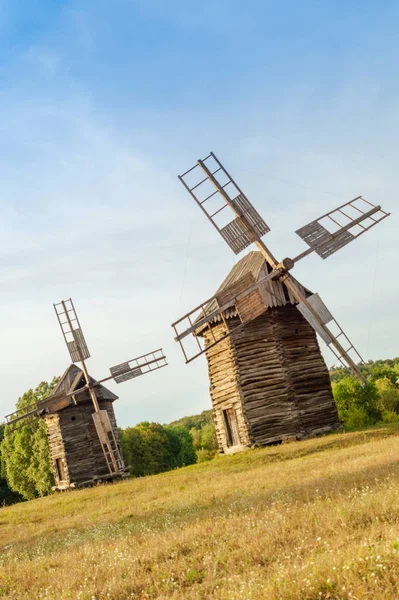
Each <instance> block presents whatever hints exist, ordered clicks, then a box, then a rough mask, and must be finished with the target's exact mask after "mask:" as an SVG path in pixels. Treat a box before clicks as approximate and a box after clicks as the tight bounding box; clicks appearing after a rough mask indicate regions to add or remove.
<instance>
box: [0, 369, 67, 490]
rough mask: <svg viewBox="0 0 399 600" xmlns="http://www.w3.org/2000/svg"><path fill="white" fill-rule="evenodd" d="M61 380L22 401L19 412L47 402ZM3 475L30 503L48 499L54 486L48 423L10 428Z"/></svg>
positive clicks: (3, 448) (3, 452)
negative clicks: (40, 497) (31, 500)
mask: <svg viewBox="0 0 399 600" xmlns="http://www.w3.org/2000/svg"><path fill="white" fill-rule="evenodd" d="M57 382H58V378H54V379H53V381H52V382H51V383H47V382H45V381H43V382H42V383H40V384H39V385H38V387H37V388H36V389H35V390H32V389H30V390H28V391H27V392H26V393H25V394H24V395H23V396H22V397H21V398H19V399H18V402H17V405H16V408H17V410H24V409H27V408H28V407H31V406H34V405H35V403H36V402H39V401H40V400H43V399H44V398H45V397H46V396H48V395H49V394H50V392H51V391H52V390H53V389H54V387H55V385H56V384H57ZM1 455H2V472H3V477H5V478H6V480H7V483H8V486H9V487H10V488H11V489H12V490H13V491H14V492H17V493H18V494H21V496H22V497H23V498H25V499H26V500H30V499H31V498H35V497H37V496H44V495H46V494H48V493H49V492H50V490H51V486H52V485H54V480H53V475H52V471H51V465H50V452H49V446H48V439H47V432H46V426H45V423H44V421H42V420H41V419H37V418H35V419H32V420H30V421H28V422H27V423H25V424H24V425H22V426H21V427H20V428H18V429H16V430H15V431H13V430H12V429H10V428H6V431H5V435H4V440H3V442H2V445H1Z"/></svg>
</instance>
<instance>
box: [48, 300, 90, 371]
mask: <svg viewBox="0 0 399 600" xmlns="http://www.w3.org/2000/svg"><path fill="white" fill-rule="evenodd" d="M54 310H55V313H56V315H57V319H58V322H59V324H60V327H61V331H62V334H63V336H64V340H65V343H66V345H67V348H68V351H69V354H70V356H71V360H72V362H74V363H75V362H79V361H82V360H86V359H87V358H90V352H89V349H88V347H87V344H86V340H85V337H84V335H83V331H82V328H81V326H80V323H79V319H78V316H77V314H76V311H75V307H74V305H73V302H72V298H69V300H62V301H61V302H59V303H58V304H54Z"/></svg>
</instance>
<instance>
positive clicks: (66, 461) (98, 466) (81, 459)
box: [45, 393, 120, 489]
mask: <svg viewBox="0 0 399 600" xmlns="http://www.w3.org/2000/svg"><path fill="white" fill-rule="evenodd" d="M99 405H100V409H104V410H106V411H107V413H108V415H109V418H110V421H111V424H112V428H113V431H114V435H115V438H116V440H117V443H118V444H119V443H120V442H119V434H118V429H117V425H116V419H115V413H114V409H113V406H112V402H111V401H110V400H102V399H100V398H99ZM93 412H94V407H93V404H92V402H91V399H90V397H89V395H88V394H86V393H83V394H79V404H77V405H72V406H69V407H68V408H65V409H64V410H62V411H60V412H59V413H56V414H50V415H47V416H46V417H45V421H46V426H47V434H48V439H49V445H50V454H51V462H52V467H53V473H54V478H55V481H56V486H57V487H58V488H59V489H63V488H66V487H69V486H71V485H76V486H79V485H80V484H82V483H84V482H88V481H93V480H96V479H98V478H100V479H101V478H102V477H106V476H107V475H109V470H108V467H107V463H106V460H105V457H104V453H103V450H102V447H101V444H100V441H99V439H98V435H97V432H96V429H95V425H94V421H93V417H92V414H93ZM58 458H60V459H61V460H62V463H63V467H64V473H65V477H64V480H63V481H60V479H59V473H58V469H57V459H58Z"/></svg>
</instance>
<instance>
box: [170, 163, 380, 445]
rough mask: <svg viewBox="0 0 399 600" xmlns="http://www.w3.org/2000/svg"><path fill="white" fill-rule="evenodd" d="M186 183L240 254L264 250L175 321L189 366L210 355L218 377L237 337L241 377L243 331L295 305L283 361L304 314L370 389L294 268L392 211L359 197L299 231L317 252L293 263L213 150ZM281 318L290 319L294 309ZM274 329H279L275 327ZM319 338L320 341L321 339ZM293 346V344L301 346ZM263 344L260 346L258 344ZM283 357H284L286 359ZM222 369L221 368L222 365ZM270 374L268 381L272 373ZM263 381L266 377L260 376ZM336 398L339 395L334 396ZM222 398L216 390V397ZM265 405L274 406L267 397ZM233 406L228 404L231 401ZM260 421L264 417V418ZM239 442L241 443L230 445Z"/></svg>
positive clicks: (351, 351) (243, 408)
mask: <svg viewBox="0 0 399 600" xmlns="http://www.w3.org/2000/svg"><path fill="white" fill-rule="evenodd" d="M179 179H180V181H181V182H182V183H183V185H184V186H185V188H186V189H187V191H188V192H189V193H190V194H191V196H192V197H193V198H194V200H195V202H196V203H197V204H198V206H199V207H200V208H201V210H202V211H203V212H204V213H205V215H206V216H207V218H208V219H209V220H210V221H211V223H212V225H213V226H214V227H215V228H216V230H217V231H218V232H219V234H220V235H221V236H222V238H223V239H224V240H225V242H226V243H227V244H228V245H229V247H230V248H231V249H232V250H233V252H234V253H235V254H239V253H240V252H242V251H243V250H244V249H245V248H247V247H248V246H250V245H251V244H252V243H254V244H255V245H256V246H257V248H258V250H259V252H257V253H256V252H254V253H251V254H250V255H247V256H246V257H244V258H243V259H242V260H241V261H240V262H239V263H238V264H237V265H236V266H235V268H234V269H233V270H232V272H231V273H230V274H229V276H228V277H227V278H226V280H225V282H224V283H223V284H222V286H221V287H220V288H219V290H218V292H217V293H216V294H215V296H213V297H212V298H210V299H208V300H206V301H205V302H202V303H201V304H199V305H198V306H197V307H196V308H195V309H193V310H191V311H190V312H188V313H186V314H185V315H184V316H183V317H182V318H181V319H179V320H178V321H176V322H175V323H173V325H172V326H173V327H174V330H175V333H176V337H175V340H176V341H178V342H179V343H180V345H181V348H182V350H183V353H184V357H185V359H186V362H187V363H188V362H190V361H191V360H193V359H195V358H196V357H198V356H200V355H201V354H203V353H205V352H206V354H207V358H208V363H209V372H210V376H211V375H212V370H214V371H215V369H216V367H215V368H214V367H212V361H211V359H212V356H215V354H214V352H216V350H215V351H214V350H213V348H214V347H215V346H216V345H220V344H221V343H222V342H223V341H226V340H227V339H228V338H230V340H232V341H231V342H230V343H231V344H232V345H231V346H230V350H229V352H230V355H231V356H233V359H229V360H230V361H234V368H233V369H232V373H233V372H234V373H235V377H236V378H237V377H238V379H240V369H242V365H243V364H244V362H245V361H244V358H245V356H244V355H243V354H242V353H243V350H242V345H243V340H244V338H245V335H246V334H245V333H243V330H245V329H246V328H248V326H249V325H251V324H252V323H254V322H255V321H256V320H259V318H260V317H262V318H263V316H264V315H265V314H266V313H267V312H268V314H272V313H273V310H274V309H276V310H275V313H276V311H277V309H278V308H279V307H282V306H286V305H287V306H288V305H290V306H291V308H290V309H289V310H291V313H290V319H291V322H292V331H289V330H288V329H287V330H286V331H285V333H284V335H285V338H284V336H282V337H281V339H280V338H279V344H280V346H279V348H278V349H277V350H278V352H279V356H280V359H281V360H280V362H282V364H283V363H284V361H283V358H284V357H285V358H284V360H285V359H287V356H288V354H289V350H290V349H289V348H288V347H287V346H286V342H285V340H286V339H288V337H289V336H290V335H291V337H292V336H293V335H294V334H296V335H297V336H298V332H300V330H301V328H303V322H304V321H303V319H302V317H303V318H304V319H305V320H306V321H307V323H308V324H309V325H310V326H311V328H312V329H313V330H314V331H315V332H317V333H318V334H319V335H320V337H321V338H322V339H323V340H324V341H325V343H326V344H327V346H328V347H329V348H330V349H331V350H332V351H333V353H334V354H335V356H336V358H337V359H338V361H339V362H340V363H341V364H342V365H343V366H345V367H347V368H349V369H350V370H351V371H352V373H353V374H354V375H355V376H356V377H357V378H358V379H359V380H360V382H361V383H362V385H364V384H366V383H367V378H366V376H365V375H364V374H363V372H362V371H361V369H360V368H359V363H360V364H361V363H363V361H362V359H361V356H360V354H359V353H358V352H357V350H356V349H355V348H354V346H353V344H352V343H351V342H350V340H349V338H348V336H347V335H346V334H345V333H344V331H343V330H342V328H341V327H340V325H339V324H338V323H337V321H336V320H335V319H334V317H333V316H332V314H331V312H330V311H329V310H328V309H327V307H326V306H325V304H324V303H323V301H322V300H321V298H320V296H319V295H318V294H313V293H312V292H310V291H309V290H307V289H306V288H305V287H304V286H302V285H301V284H300V283H299V282H298V281H297V280H296V279H295V278H294V277H293V276H292V274H291V270H292V268H293V267H294V266H295V264H296V263H298V262H299V261H300V260H302V259H303V258H305V257H306V256H308V255H309V254H311V253H313V252H316V253H317V254H318V255H319V256H321V258H323V259H326V258H328V257H329V256H331V255H332V254H334V253H335V252H337V251H338V250H339V249H341V248H343V247H344V246H346V245H347V244H349V243H350V242H352V241H353V240H355V239H356V238H357V237H359V236H360V235H362V234H363V233H365V232H366V231H368V230H369V229H371V228H372V227H374V226H375V225H376V224H377V223H379V222H381V221H382V220H383V219H385V218H386V217H388V216H389V213H387V212H385V211H383V210H382V208H381V207H380V206H375V205H373V204H372V203H371V202H369V201H368V200H366V199H364V198H362V196H358V197H357V198H354V199H353V200H350V201H349V202H346V203H345V204H343V205H342V206H339V207H338V208H336V209H335V210H332V211H331V212H329V213H326V214H324V215H322V216H321V217H320V218H318V219H316V220H315V221H312V222H311V223H309V224H308V225H306V226H305V227H302V228H301V229H298V231H297V232H296V233H297V234H298V235H299V236H300V237H301V238H302V239H303V240H304V241H305V242H306V243H307V245H308V246H309V248H308V249H307V250H306V251H304V252H302V253H301V254H299V255H298V256H296V257H295V258H294V259H290V258H286V259H284V260H283V261H281V262H279V261H278V260H277V259H276V258H275V256H274V255H273V253H272V252H271V251H270V249H269V248H268V247H267V246H266V245H265V244H264V242H263V241H262V239H261V238H262V237H263V236H264V235H265V234H266V233H268V232H269V231H270V228H269V226H268V225H267V224H266V223H265V221H264V220H263V219H262V217H261V216H260V215H259V213H258V212H257V211H256V210H255V208H254V207H253V206H252V204H251V203H250V201H249V200H248V198H247V197H246V195H245V194H244V192H243V191H242V190H241V189H240V188H239V187H238V185H237V183H236V182H235V181H234V180H233V178H232V177H231V176H230V175H229V173H228V172H227V170H226V169H225V168H224V167H223V165H222V163H221V162H220V161H219V160H218V159H217V158H216V156H215V155H214V154H213V153H212V152H211V153H210V154H209V156H207V157H206V158H205V159H203V160H198V161H197V164H196V165H194V166H193V167H192V168H191V169H189V170H188V171H186V172H185V173H184V174H183V175H181V176H179ZM228 208H230V209H231V210H232V211H233V213H234V215H235V218H234V219H233V220H231V217H228V216H227V218H226V214H228V213H229V210H227V211H226V209H228ZM230 214H231V213H230ZM293 306H295V307H296V309H297V311H299V313H300V314H301V315H302V317H300V316H298V317H296V316H295V314H298V313H297V312H296V313H295V314H293V313H292V309H293ZM294 312H295V311H294ZM276 314H277V313H276ZM279 314H280V315H283V316H284V315H286V314H287V311H286V312H285V313H281V312H280V313H279ZM233 317H234V318H233ZM270 318H271V317H270ZM282 318H283V317H282ZM284 318H286V316H285V317H284ZM269 321H270V319H269ZM259 322H261V321H259ZM294 323H295V325H294ZM216 324H218V328H216V327H215V325H216ZM277 325H278V323H277V321H275V322H274V331H277V329H278V327H277ZM269 326H270V327H271V324H270V322H269V324H268V327H269ZM278 326H280V325H278ZM253 327H255V326H253ZM265 327H266V324H265ZM270 327H269V330H268V331H269V333H268V334H267V335H266V334H265V335H266V337H268V338H269V337H270V331H271V330H270ZM216 329H217V330H216ZM248 331H249V330H248ZM265 331H266V329H265ZM303 332H304V333H303V335H305V334H306V335H307V336H308V337H309V333H308V329H303ZM272 335H274V334H272ZM287 336H288V337H287ZM193 338H194V342H195V347H194V349H192V350H191V351H188V350H187V347H185V346H187V344H186V342H188V341H190V340H191V341H192V340H193ZM309 340H310V341H309V342H308V343H307V344H304V343H302V346H301V347H302V350H300V349H299V342H297V349H296V354H297V355H298V356H299V355H300V353H301V352H302V354H303V353H304V352H307V351H308V350H307V348H310V345H312V344H313V346H314V341H313V339H311V338H309ZM314 340H316V338H315V337H314ZM290 343H291V346H292V345H293V342H290ZM316 343H317V342H316ZM240 344H241V346H240ZM255 346H256V344H255ZM313 346H312V347H313ZM247 347H248V340H247ZM258 347H260V346H259V345H258ZM277 350H276V349H275V348H274V349H273V352H275V353H276V352H277ZM240 352H241V354H240ZM309 352H310V350H309ZM212 353H213V354H212ZM276 355H277V354H276ZM283 355H284V356H283ZM251 356H252V360H255V359H256V356H257V353H256V351H254V350H251ZM282 356H283V358H281V357H282ZM254 357H255V359H254ZM219 359H220V357H219ZM287 360H288V359H287ZM290 360H291V359H289V360H288V363H289V365H288V366H287V368H286V371H287V372H286V374H285V380H286V381H285V386H286V392H284V393H286V397H287V398H289V399H291V400H292V402H293V405H294V404H295V406H296V409H295V410H297V412H298V418H297V422H300V421H301V418H300V415H301V414H302V412H303V411H302V409H301V408H300V401H299V400H298V398H299V397H300V398H303V397H304V393H302V392H301V394H298V392H297V391H296V392H295V389H294V388H295V385H294V384H293V383H292V381H293V374H295V373H294V372H295V368H294V366H293V365H294V363H293V362H292V360H291V363H290V362H289V361H290ZM298 360H299V359H298ZM312 360H313V359H312ZM266 363H267V361H266ZM226 364H227V363H226V362H225V363H224V371H226V368H227V367H226ZM323 364H324V362H323ZM265 368H266V367H265ZM320 368H321V367H320ZM220 371H221V367H219V372H220ZM237 373H238V375H237ZM263 374H264V375H265V376H266V375H267V373H266V371H264V372H263ZM257 377H258V378H259V373H258V374H257ZM324 378H325V381H326V383H325V384H324V385H325V386H330V384H329V381H328V383H327V379H326V377H324ZM216 379H217V378H216ZM216 379H215V380H214V381H213V380H212V377H211V392H212V390H215V388H217V387H218V385H219V384H218V383H217V382H216V383H215V381H216ZM245 381H247V379H245V377H242V378H241V383H240V382H239V383H238V388H237V389H238V391H237V394H238V395H241V396H240V397H241V404H240V408H239V412H240V413H242V417H243V421H245V427H244V425H243V426H242V430H244V429H245V428H246V429H251V422H250V418H249V417H248V410H247V404H246V402H245V401H244V400H245V399H244V398H243V396H242V389H243V385H244V383H243V382H245ZM319 385H320V384H319ZM281 389H282V388H281ZM329 389H330V388H329ZM287 390H288V391H287ZM309 393H310V392H309ZM329 394H330V396H331V392H329ZM216 395H217V394H216V393H215V397H216ZM266 396H267V394H266ZM219 397H224V396H223V393H222V388H221V387H220V385H219V388H218V398H219ZM331 399H332V396H331ZM273 401H274V400H273ZM261 402H262V398H260V397H259V394H258V396H257V403H258V405H257V410H258V413H259V410H260V405H259V403H261ZM265 402H266V403H267V398H266V399H265ZM226 406H228V403H227V404H226ZM237 406H238V405H237ZM298 407H299V408H298ZM214 409H215V400H214ZM229 410H231V407H230V408H229V407H227V408H225V409H223V410H222V411H221V413H222V416H221V417H220V424H223V423H224V425H225V426H226V427H225V428H226V429H227V431H228V434H229V435H228V436H227V437H229V438H230V442H232V441H234V440H232V438H233V437H234V436H233V434H232V432H233V431H234V430H236V429H237V428H238V425H237V424H236V423H235V421H234V423H232V422H229V418H228V411H229ZM226 411H227V412H226ZM301 411H302V412H301ZM216 412H217V411H216ZM266 412H267V411H266ZM291 412H292V411H291ZM291 417H292V415H291ZM291 417H290V418H291ZM215 418H216V416H215ZM257 418H258V419H260V416H259V414H258V417H257ZM276 418H277V417H276ZM221 426H222V425H221ZM309 427H310V426H309ZM310 428H311V427H310ZM245 435H246V434H245ZM279 435H280V434H279ZM238 437H239V436H238V434H236V435H235V438H236V440H237V439H238ZM244 437H245V436H244ZM247 437H248V436H247ZM266 437H267V436H266ZM266 437H265V439H266ZM277 437H278V436H277ZM283 437H284V436H283ZM276 439H277V438H276ZM245 443H246V442H245ZM227 445H229V444H227ZM231 445H234V444H232V443H230V446H231ZM237 445H239V443H238V444H237ZM221 446H223V443H221ZM225 449H226V448H224V450H225Z"/></svg>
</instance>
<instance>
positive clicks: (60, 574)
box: [0, 425, 399, 600]
mask: <svg viewBox="0 0 399 600" xmlns="http://www.w3.org/2000/svg"><path fill="white" fill-rule="evenodd" d="M398 434H399V429H398V426H394V425H392V426H387V427H383V428H379V429H373V430H369V431H367V432H357V433H347V434H338V435H333V436H327V437H324V438H321V439H317V440H308V441H305V442H301V443H295V444H287V445H283V446H279V447H274V448H267V449H261V450H250V451H248V452H245V453H243V454H240V455H236V456H231V457H224V458H218V459H215V460H214V461H212V462H211V463H205V464H201V465H196V466H193V467H188V468H186V469H181V470H179V471H175V472H173V473H167V474H163V475H158V476H155V477H147V478H143V479H136V480H130V481H125V482H123V483H119V484H114V485H107V486H103V487H98V488H95V489H88V490H82V491H76V492H71V493H64V494H59V495H55V496H52V497H49V498H44V499H40V500H35V501H32V502H29V503H24V504H20V505H16V506H14V507H10V508H3V509H0V598H1V600H3V599H6V598H8V599H11V598H12V599H15V600H16V599H18V600H25V599H29V600H32V599H34V600H36V599H41V598H47V599H53V600H55V599H57V600H63V599H66V598H70V599H73V600H75V599H80V600H94V599H95V600H105V599H111V600H124V599H127V598H136V599H141V600H144V599H153V598H175V599H184V600H193V599H197V598H198V599H200V598H215V599H219V600H241V599H258V600H265V599H269V598H270V599H277V598H284V599H285V598H287V599H292V600H294V599H306V600H316V599H320V598H322V599H328V598H329V599H332V598H336V599H364V598H370V599H373V600H378V599H386V600H392V599H395V598H399V556H398V553H399V527H398V525H399V500H398V499H399V462H398V461H399V459H398V446H399V438H398V437H397V436H398Z"/></svg>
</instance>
